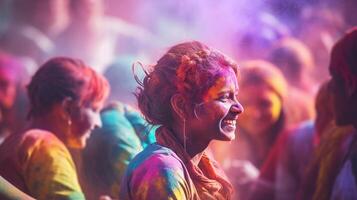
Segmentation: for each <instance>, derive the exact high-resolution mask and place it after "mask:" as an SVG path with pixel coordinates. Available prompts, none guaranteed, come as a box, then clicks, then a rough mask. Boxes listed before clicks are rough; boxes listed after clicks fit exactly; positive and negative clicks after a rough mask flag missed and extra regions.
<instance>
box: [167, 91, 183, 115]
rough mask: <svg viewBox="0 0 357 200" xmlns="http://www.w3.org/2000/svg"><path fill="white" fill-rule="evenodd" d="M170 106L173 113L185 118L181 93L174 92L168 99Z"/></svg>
mask: <svg viewBox="0 0 357 200" xmlns="http://www.w3.org/2000/svg"><path fill="white" fill-rule="evenodd" d="M170 103H171V107H172V109H173V110H174V111H175V113H176V114H177V115H178V116H179V117H180V118H181V119H185V118H186V117H185V106H186V100H185V98H184V97H183V96H182V95H181V94H174V95H173V96H172V97H171V99H170Z"/></svg>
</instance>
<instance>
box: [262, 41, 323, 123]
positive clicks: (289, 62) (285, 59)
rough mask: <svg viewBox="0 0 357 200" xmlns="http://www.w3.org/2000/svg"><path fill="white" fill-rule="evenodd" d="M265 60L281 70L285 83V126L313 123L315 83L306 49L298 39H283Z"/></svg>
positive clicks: (307, 49) (310, 56)
mask: <svg viewBox="0 0 357 200" xmlns="http://www.w3.org/2000/svg"><path fill="white" fill-rule="evenodd" d="M268 60H269V61H270V62H272V63H273V64H274V65H275V66H277V67H278V68H279V69H280V70H281V72H282V73H283V75H284V77H285V79H286V80H287V81H288V88H289V95H287V97H286V104H287V106H286V111H285V112H286V115H287V123H288V124H289V125H296V124H298V123H301V122H303V121H306V120H312V119H313V118H314V115H315V110H314V106H313V102H314V96H315V93H316V90H317V88H316V87H317V86H316V85H317V84H316V83H315V82H314V81H313V79H312V71H313V69H314V67H315V64H314V59H313V57H312V54H311V52H310V50H309V48H308V47H307V46H306V45H304V44H303V43H302V42H301V41H299V40H297V39H294V38H292V37H285V38H283V39H280V40H279V41H277V42H276V43H275V45H274V47H273V48H272V50H271V51H270V53H269V55H268Z"/></svg>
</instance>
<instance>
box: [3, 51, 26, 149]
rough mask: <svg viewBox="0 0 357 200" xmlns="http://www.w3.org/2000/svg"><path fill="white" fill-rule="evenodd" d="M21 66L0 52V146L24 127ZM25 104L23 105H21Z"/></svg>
mask: <svg viewBox="0 0 357 200" xmlns="http://www.w3.org/2000/svg"><path fill="white" fill-rule="evenodd" d="M23 70H24V66H23V64H22V63H21V62H20V61H18V60H17V59H16V58H15V57H13V56H11V55H9V54H7V53H5V52H2V51H0V144H1V143H2V142H3V141H4V140H5V138H6V137H8V136H9V135H10V134H12V133H15V132H17V131H20V130H21V129H22V128H23V127H24V123H25V115H24V112H23V111H24V110H26V109H25V108H24V107H26V106H27V104H26V102H20V101H22V100H23V98H22V97H23V93H24V87H23V79H24V78H25V76H24V73H23ZM22 104H25V105H22Z"/></svg>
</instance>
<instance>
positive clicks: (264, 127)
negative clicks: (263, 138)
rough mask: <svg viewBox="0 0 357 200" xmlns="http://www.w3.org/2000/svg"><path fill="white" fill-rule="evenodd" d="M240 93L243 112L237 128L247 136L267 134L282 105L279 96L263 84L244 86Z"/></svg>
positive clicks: (275, 120) (277, 117)
mask: <svg viewBox="0 0 357 200" xmlns="http://www.w3.org/2000/svg"><path fill="white" fill-rule="evenodd" d="M240 93H241V94H242V95H240V100H241V102H242V104H243V105H244V108H245V109H244V110H245V112H244V115H242V117H241V120H240V122H239V126H240V127H241V128H242V129H244V130H245V131H246V132H247V133H248V134H252V135H260V134H265V133H267V132H268V131H269V130H270V129H271V127H272V126H273V125H274V124H275V123H276V122H277V121H278V119H279V117H280V113H281V110H282V103H281V100H280V98H279V96H278V95H277V94H276V93H275V92H274V91H273V90H271V89H270V88H269V87H267V86H266V85H263V84H255V85H253V84H251V85H246V86H244V87H242V88H241V90H240Z"/></svg>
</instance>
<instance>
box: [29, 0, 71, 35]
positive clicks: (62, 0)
mask: <svg viewBox="0 0 357 200" xmlns="http://www.w3.org/2000/svg"><path fill="white" fill-rule="evenodd" d="M24 4H27V5H28V7H29V8H27V9H28V11H27V12H28V14H27V15H29V16H31V15H33V16H31V17H30V18H32V21H33V24H34V25H35V26H36V27H37V28H39V29H41V30H42V31H43V32H45V33H47V34H49V35H57V34H59V33H60V32H62V31H63V30H64V29H65V28H66V27H67V25H68V23H69V0H33V1H28V2H27V3H24ZM22 6H23V5H22ZM31 8H32V9H31ZM23 9H26V8H23ZM24 16H25V15H24ZM25 20H26V19H25Z"/></svg>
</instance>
